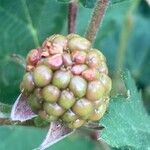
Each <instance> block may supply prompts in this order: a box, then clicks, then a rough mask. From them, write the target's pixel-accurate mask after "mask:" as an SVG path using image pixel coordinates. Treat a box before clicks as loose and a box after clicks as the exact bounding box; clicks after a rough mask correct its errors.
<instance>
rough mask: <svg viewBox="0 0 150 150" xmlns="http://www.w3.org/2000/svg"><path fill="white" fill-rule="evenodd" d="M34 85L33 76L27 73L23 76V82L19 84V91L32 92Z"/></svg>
mask: <svg viewBox="0 0 150 150" xmlns="http://www.w3.org/2000/svg"><path fill="white" fill-rule="evenodd" d="M34 87H35V84H34V82H33V76H32V74H31V73H30V72H27V73H26V74H25V75H24V76H23V80H22V82H21V87H20V89H21V91H23V90H25V91H26V92H32V90H33V89H34Z"/></svg>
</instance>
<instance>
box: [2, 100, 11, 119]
mask: <svg viewBox="0 0 150 150" xmlns="http://www.w3.org/2000/svg"><path fill="white" fill-rule="evenodd" d="M10 111H11V106H10V105H7V104H3V103H1V102H0V118H9V115H10Z"/></svg>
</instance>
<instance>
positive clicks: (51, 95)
mask: <svg viewBox="0 0 150 150" xmlns="http://www.w3.org/2000/svg"><path fill="white" fill-rule="evenodd" d="M59 95H60V90H59V89H58V88H57V87H56V86H53V85H48V86H46V87H44V88H43V89H42V96H43V99H44V100H45V101H47V102H51V103H53V102H57V100H58V98H59Z"/></svg>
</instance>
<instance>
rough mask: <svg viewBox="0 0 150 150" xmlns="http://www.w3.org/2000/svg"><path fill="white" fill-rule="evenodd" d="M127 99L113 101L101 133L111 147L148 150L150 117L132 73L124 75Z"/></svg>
mask: <svg viewBox="0 0 150 150" xmlns="http://www.w3.org/2000/svg"><path fill="white" fill-rule="evenodd" d="M124 82H125V86H126V90H127V98H125V97H122V96H117V97H114V98H112V99H111V102H110V106H109V109H108V113H107V114H106V115H105V116H104V118H102V120H101V121H100V124H101V125H103V126H104V127H105V128H104V130H103V131H102V133H101V138H102V139H104V140H105V141H106V142H107V143H108V144H109V145H110V146H112V147H116V148H121V149H124V148H126V149H130V148H131V149H134V150H146V149H148V148H150V143H149V141H150V116H148V114H147V112H146V110H145V108H144V106H143V102H142V98H141V93H140V92H138V90H137V88H136V85H135V82H134V80H133V79H132V78H131V75H130V73H129V72H128V73H126V74H125V75H124Z"/></svg>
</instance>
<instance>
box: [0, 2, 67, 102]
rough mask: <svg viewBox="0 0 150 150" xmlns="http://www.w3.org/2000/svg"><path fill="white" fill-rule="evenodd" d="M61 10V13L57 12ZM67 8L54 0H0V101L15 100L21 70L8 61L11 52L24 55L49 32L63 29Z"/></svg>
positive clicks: (49, 33)
mask: <svg viewBox="0 0 150 150" xmlns="http://www.w3.org/2000/svg"><path fill="white" fill-rule="evenodd" d="M55 10H57V11H55ZM62 11H63V13H60V12H62ZM66 11H67V9H66V6H65V5H62V4H60V3H57V2H55V1H54V0H53V1H48V0H45V1H41V0H37V1H30V0H27V1H25V0H22V1H21V0H16V1H14V2H13V1H9V0H5V1H4V0H0V22H1V26H0V33H1V35H0V64H1V65H0V85H1V86H0V101H1V102H5V103H13V102H14V101H15V98H16V97H17V95H18V94H19V82H20V81H21V79H22V75H23V72H24V70H23V69H22V68H21V67H20V66H19V65H17V64H15V63H13V62H12V61H11V60H12V59H11V58H10V55H12V54H13V53H17V54H20V55H23V56H25V55H26V54H27V52H28V51H29V50H30V49H32V48H35V47H38V45H40V44H41V43H42V41H43V40H44V39H45V38H46V37H48V36H49V35H51V34H53V33H59V32H62V30H63V27H64V21H65V19H66V18H65V17H66V14H67V13H66ZM6 91H7V92H6Z"/></svg>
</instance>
